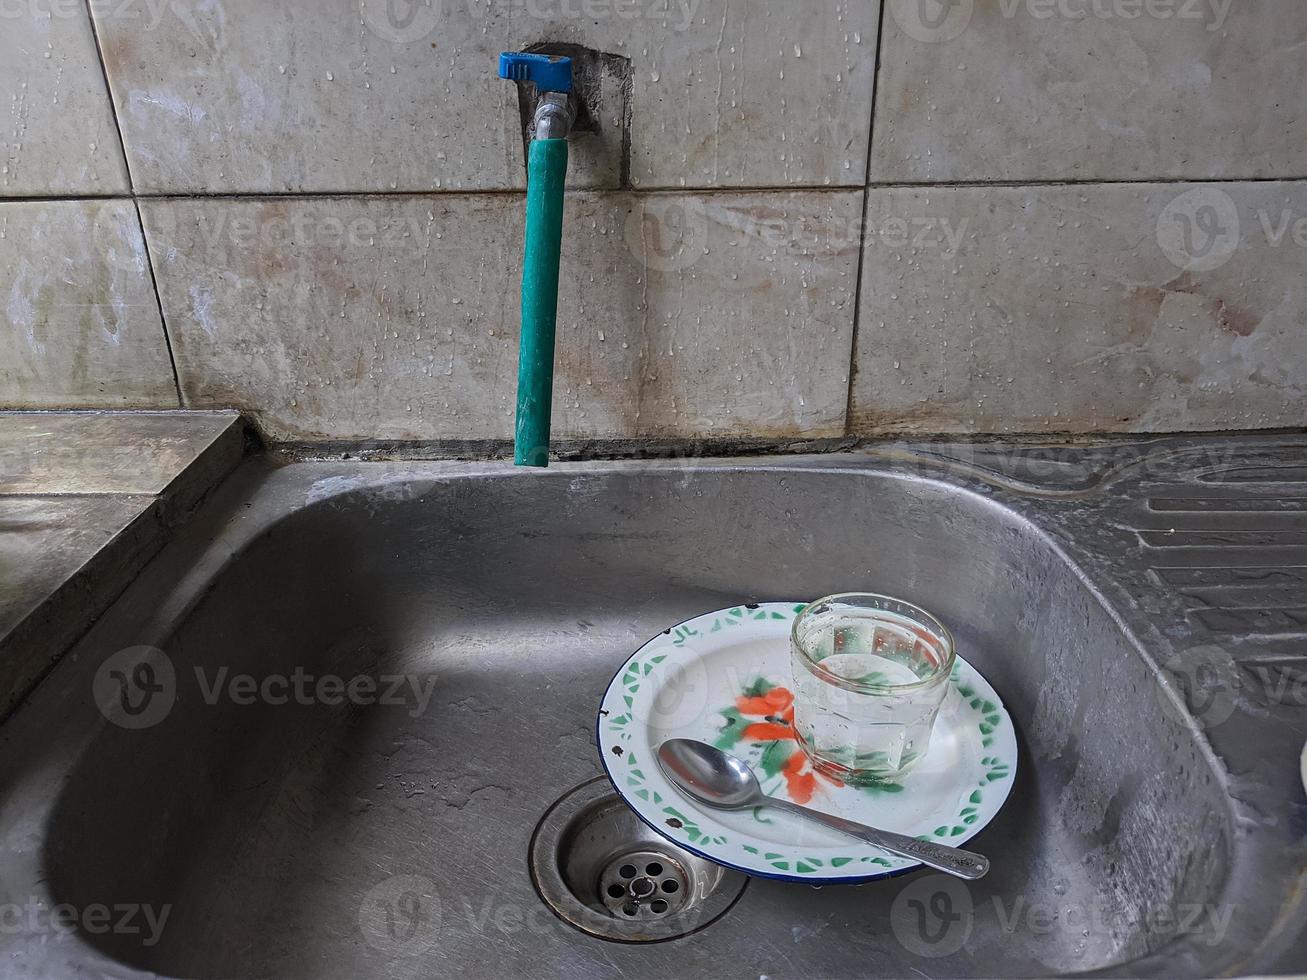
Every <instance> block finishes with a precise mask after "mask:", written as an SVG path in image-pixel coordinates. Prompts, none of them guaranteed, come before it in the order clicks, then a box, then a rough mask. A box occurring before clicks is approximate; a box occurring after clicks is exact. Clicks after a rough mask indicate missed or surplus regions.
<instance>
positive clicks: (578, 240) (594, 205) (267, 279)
mask: <svg viewBox="0 0 1307 980" xmlns="http://www.w3.org/2000/svg"><path fill="white" fill-rule="evenodd" d="M860 197H861V194H860V192H856V191H844V192H819V191H817V192H795V193H785V194H767V195H762V194H750V193H740V194H718V195H712V196H709V197H699V196H695V195H680V194H667V195H629V194H599V195H596V194H575V195H572V196H570V197H569V199H568V205H567V212H566V227H565V237H564V255H563V269H562V276H563V282H562V289H561V298H560V303H559V322H558V355H557V365H558V367H557V373H556V396H555V406H554V413H555V426H554V430H555V433H556V435H557V436H559V437H597V438H617V437H637V436H736V435H739V436H746V435H756V436H764V435H797V434H806V435H813V436H819V435H835V434H839V433H841V432H842V431H843V422H844V409H845V402H846V394H847V365H848V357H849V345H850V343H851V335H852V313H853V310H852V306H853V297H852V294H853V291H854V288H855V287H854V283H855V280H856V261H857V229H858V213H857V210H858V205H859V201H860ZM143 207H144V211H145V218H146V227H147V234H148V235H149V237H150V241H151V250H152V252H153V254H154V255H155V257H156V260H157V262H158V274H159V285H160V290H161V293H162V297H163V302H164V309H165V313H166V316H167V318H168V322H169V324H170V327H171V329H172V331H173V340H174V347H175V351H176V354H177V359H178V367H179V371H180V373H181V378H182V386H183V390H184V393H185V395H186V399H187V402H188V404H190V405H194V406H219V405H234V406H237V407H242V408H248V409H251V410H253V411H254V412H255V413H256V415H257V416H258V418H259V420H260V422H261V423H262V424H263V426H264V427H265V428H266V429H267V430H268V431H270V432H271V433H272V434H273V435H274V436H275V437H280V438H292V439H321V438H335V439H351V438H379V439H478V438H501V439H502V438H508V437H510V436H511V434H512V425H513V406H514V398H515V390H516V375H517V332H518V314H519V309H518V302H519V281H520V280H519V276H520V266H521V254H520V253H521V228H522V220H523V205H522V200H521V198H520V197H518V196H517V195H509V194H505V195H471V196H461V195H436V196H431V197H405V196H396V195H391V196H383V197H374V198H347V199H334V200H329V199H314V200H277V201H258V200H212V201H149V202H144V204H143Z"/></svg>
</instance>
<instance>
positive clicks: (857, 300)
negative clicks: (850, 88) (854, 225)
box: [844, 0, 889, 437]
mask: <svg viewBox="0 0 1307 980" xmlns="http://www.w3.org/2000/svg"><path fill="white" fill-rule="evenodd" d="M887 2H889V0H883V2H882V3H881V5H880V11H879V17H880V22H879V24H877V26H876V60H875V64H874V65H873V67H872V72H871V116H870V118H869V119H868V120H867V157H866V161H865V166H864V168H863V179H862V212H861V213H860V214H859V215H858V273H857V275H856V276H854V279H853V330H852V332H851V335H850V337H849V371H848V374H849V381H848V391H847V393H846V395H845V399H844V435H845V436H846V437H847V436H851V435H853V431H854V429H855V426H854V423H853V382H854V379H855V377H856V376H857V373H858V331H859V330H860V329H861V327H862V270H863V267H864V266H865V265H866V262H867V204H868V201H869V200H870V198H871V147H872V141H873V140H874V139H875V138H876V95H877V90H878V89H879V88H880V54H881V51H882V49H883V46H884V43H885V4H886V3H887Z"/></svg>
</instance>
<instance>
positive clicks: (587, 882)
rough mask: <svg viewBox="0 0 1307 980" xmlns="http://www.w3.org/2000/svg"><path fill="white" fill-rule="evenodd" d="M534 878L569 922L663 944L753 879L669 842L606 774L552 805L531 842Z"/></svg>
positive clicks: (708, 919)
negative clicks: (644, 820) (646, 822)
mask: <svg viewBox="0 0 1307 980" xmlns="http://www.w3.org/2000/svg"><path fill="white" fill-rule="evenodd" d="M530 861H531V878H532V880H533V881H534V882H535V886H536V890H537V891H538V892H539V893H540V897H541V898H543V899H544V900H545V904H547V905H548V906H549V907H550V908H551V909H553V911H554V912H555V913H556V914H557V915H558V916H559V917H560V918H561V919H563V920H564V921H565V922H568V923H570V924H572V925H574V926H576V928H578V929H580V930H581V931H582V932H587V933H589V934H590V935H592V936H598V937H599V938H601V939H612V940H617V941H619V942H658V941H660V940H664V939H675V938H676V937H677V936H684V935H687V934H689V933H691V932H695V931H697V930H699V929H702V928H704V927H705V926H707V925H709V924H710V923H712V922H714V921H716V920H717V919H718V918H720V917H721V916H722V915H723V914H724V913H725V912H726V911H727V910H728V909H730V907H731V906H732V905H734V904H735V901H736V900H737V899H738V898H739V897H740V895H741V893H742V892H743V891H744V886H745V885H746V884H747V883H748V880H749V879H748V878H747V877H745V876H744V875H742V874H740V873H739V872H737V871H729V870H727V869H726V868H722V867H720V866H718V865H716V864H713V863H712V862H710V861H705V860H703V858H700V857H698V856H696V855H694V854H691V853H690V852H689V851H686V850H683V849H682V848H679V847H677V846H676V845H675V844H672V843H671V842H670V841H667V840H664V839H663V838H661V837H659V836H658V835H657V834H656V833H654V832H653V831H652V830H650V829H649V828H648V827H646V826H645V825H644V824H643V823H641V821H640V818H639V817H637V816H636V815H635V813H634V812H632V811H631V809H630V808H629V807H628V806H627V805H626V804H625V803H623V802H622V799H621V797H619V796H618V795H617V794H616V793H614V792H613V789H612V786H611V785H610V784H609V782H608V780H607V779H605V778H604V777H602V776H601V777H599V778H598V779H594V780H591V781H590V782H588V783H583V784H582V785H581V786H578V787H577V788H576V789H574V790H572V791H571V792H570V793H568V794H567V795H566V796H564V797H563V798H562V799H560V800H559V801H558V802H557V803H555V804H554V805H553V806H552V807H550V809H549V812H548V813H546V814H545V815H544V818H543V819H542V820H541V821H540V825H539V826H538V827H536V832H535V835H534V836H533V837H532V839H531V856H530Z"/></svg>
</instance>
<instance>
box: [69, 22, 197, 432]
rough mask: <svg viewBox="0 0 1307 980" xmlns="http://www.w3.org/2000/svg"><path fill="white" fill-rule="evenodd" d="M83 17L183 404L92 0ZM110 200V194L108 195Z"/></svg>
mask: <svg viewBox="0 0 1307 980" xmlns="http://www.w3.org/2000/svg"><path fill="white" fill-rule="evenodd" d="M86 21H87V23H88V24H89V25H90V27H91V39H92V40H93V41H94V42H95V56H96V58H97V59H98V60H99V62H100V77H101V78H102V79H104V94H105V98H107V99H108V100H109V112H110V113H111V114H112V115H113V125H114V129H115V130H116V131H117V133H118V152H119V153H121V154H122V159H123V171H124V173H126V174H127V190H128V194H129V196H130V198H131V202H132V209H133V210H134V211H135V212H136V227H137V228H138V229H139V230H140V233H141V247H142V248H143V249H144V250H145V266H146V268H147V269H149V271H150V288H151V289H153V290H154V305H155V309H156V310H158V312H159V328H160V329H161V330H162V331H163V344H164V347H165V348H166V349H167V351H168V365H169V367H171V368H172V384H173V389H174V390H175V391H176V392H177V407H178V408H185V407H186V401H185V399H184V398H182V382H181V376H180V375H179V374H178V373H177V357H176V355H174V354H173V350H172V335H171V334H170V333H169V332H168V319H167V317H166V316H164V312H163V297H162V296H161V295H160V294H159V279H158V276H157V275H156V274H155V270H154V255H153V253H152V252H151V251H150V240H149V238H148V237H147V236H146V234H145V218H144V217H142V215H141V202H140V198H139V197H138V196H137V193H136V180H135V178H134V177H133V176H132V164H131V161H130V160H128V159H127V140H126V139H125V138H124V137H123V126H122V121H121V120H120V119H119V118H118V102H117V100H116V99H114V97H113V86H112V85H110V84H109V69H108V66H107V65H106V64H105V62H104V47H103V46H102V45H101V44H100V29H99V28H98V27H97V26H96V24H95V12H94V11H93V10H92V9H91V0H86ZM108 199H110V200H113V199H114V198H113V197H112V196H111V197H110V198H108Z"/></svg>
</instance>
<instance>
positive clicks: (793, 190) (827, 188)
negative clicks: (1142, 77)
mask: <svg viewBox="0 0 1307 980" xmlns="http://www.w3.org/2000/svg"><path fill="white" fill-rule="evenodd" d="M115 121H116V120H115ZM124 159H125V158H124ZM868 161H869V162H870V156H869V157H868ZM129 179H130V170H129ZM1294 183H1307V176H1302V177H1204V178H1187V177H1139V178H1128V179H1124V178H1116V179H1108V178H1103V179H1092V180H1088V179H1087V180H1056V179H1053V180H1038V179H1028V180H923V181H917V180H901V181H869V182H867V183H866V184H748V185H746V184H741V185H740V186H738V187H734V186H717V187H651V188H647V189H633V188H619V187H604V188H586V187H576V188H569V189H568V193H569V194H570V195H577V194H580V195H589V196H591V197H610V196H611V197H616V196H621V195H626V196H634V197H653V196H663V197H692V196H700V197H709V196H727V195H731V194H840V193H845V194H852V193H858V192H863V193H865V192H867V191H874V190H951V189H966V188H985V187H993V188H1001V189H1003V188H1005V189H1008V190H1021V189H1023V188H1027V187H1087V188H1093V187H1135V186H1142V185H1150V184H1151V185H1156V186H1159V187H1173V186H1174V187H1180V186H1187V185H1195V186H1207V185H1219V184H1253V185H1255V184H1294ZM525 194H526V192H525V191H524V190H522V189H518V188H468V189H465V190H449V189H441V190H395V191H392V190H364V191H341V190H318V191H222V192H190V193H175V192H159V191H145V192H141V191H136V190H134V189H133V190H131V191H129V192H128V193H127V194H93V193H78V194H32V195H21V194H20V195H13V196H9V197H0V205H4V204H57V203H60V202H64V201H70V202H71V201H118V200H132V201H137V202H139V201H164V202H171V201H281V200H290V201H297V200H302V201H329V200H334V199H341V200H352V199H355V198H359V199H365V198H379V199H384V198H400V197H413V198H423V199H427V200H436V199H438V198H441V197H524V196H525Z"/></svg>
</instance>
